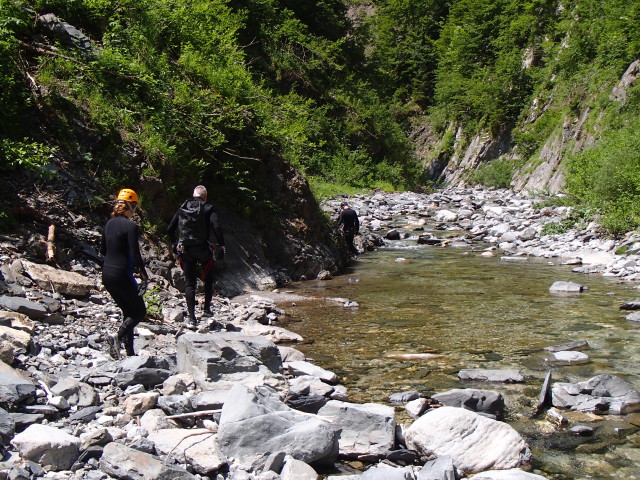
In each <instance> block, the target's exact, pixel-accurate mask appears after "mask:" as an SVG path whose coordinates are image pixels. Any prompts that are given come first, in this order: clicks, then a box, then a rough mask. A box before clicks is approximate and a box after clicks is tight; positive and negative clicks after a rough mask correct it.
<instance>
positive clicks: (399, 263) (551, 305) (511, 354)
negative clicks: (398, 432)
mask: <svg viewBox="0 0 640 480" xmlns="http://www.w3.org/2000/svg"><path fill="white" fill-rule="evenodd" d="M387 243H388V244H390V245H392V246H387V247H383V248H381V249H379V250H378V251H375V252H370V253H366V254H364V255H361V256H360V258H359V259H358V260H357V261H355V262H353V263H352V266H351V268H350V269H349V270H348V271H347V272H346V273H345V274H343V275H341V276H337V277H335V278H334V279H332V280H328V281H308V282H302V283H298V284H294V285H292V286H291V288H290V290H291V291H293V292H295V293H298V294H302V295H306V296H311V297H314V298H315V300H312V301H304V302H298V303H297V304H295V305H284V307H285V310H286V311H287V314H288V317H287V318H288V322H287V324H286V327H287V328H288V329H290V330H292V331H295V332H297V333H299V334H301V335H302V336H303V337H304V339H305V343H304V344H303V345H300V346H298V347H297V348H298V349H299V350H301V351H303V352H304V353H305V354H306V355H307V356H308V357H310V358H312V359H313V360H314V362H315V363H316V364H317V365H319V366H321V367H324V368H326V369H328V370H331V371H333V372H335V373H336V374H337V375H338V376H339V377H340V382H341V383H342V384H343V385H345V386H346V387H347V390H348V393H349V398H350V400H351V401H354V402H358V403H364V402H375V403H384V404H388V399H389V395H391V394H392V393H395V392H401V391H407V390H416V391H418V392H421V393H423V394H426V395H432V394H435V393H438V392H444V391H447V390H450V389H454V388H481V389H487V390H495V391H498V392H500V393H502V395H503V396H504V397H505V403H506V408H507V418H506V421H507V422H508V423H510V424H511V425H512V426H513V427H514V428H515V429H516V430H517V431H518V432H520V434H521V435H523V437H525V438H526V440H527V441H528V442H529V444H530V446H531V448H532V452H533V455H534V461H533V464H532V465H533V471H534V472H536V473H539V474H541V475H544V476H546V477H547V478H549V479H557V480H565V479H566V480H569V479H595V480H613V479H620V478H625V479H640V449H639V448H638V446H640V429H639V428H638V425H640V415H639V414H631V415H621V416H613V415H611V416H602V417H599V416H595V415H588V414H582V413H575V412H573V413H572V412H566V411H563V413H564V414H565V415H566V417H567V418H568V419H569V420H570V423H569V425H566V426H565V425H558V424H557V423H555V422H553V421H552V420H550V419H549V418H548V417H547V416H546V415H545V414H544V413H542V414H541V415H539V416H537V417H534V418H530V414H531V412H532V411H533V409H534V407H535V405H536V403H537V401H538V396H539V393H540V389H541V386H542V382H543V379H544V377H545V375H546V373H547V371H549V370H551V371H552V378H553V381H561V382H571V383H575V382H580V381H584V380H587V379H589V378H591V377H593V376H595V375H598V374H604V373H608V374H613V375H617V376H619V377H621V378H623V379H625V380H626V381H628V382H629V383H631V384H632V385H633V386H634V388H636V389H637V390H640V375H639V372H638V361H639V360H640V325H639V324H637V323H633V322H630V321H628V320H626V319H625V316H626V313H628V312H623V311H621V310H620V308H619V307H620V305H621V304H622V303H623V302H625V301H629V300H637V299H638V298H640V292H639V291H638V290H637V289H636V288H634V286H635V284H631V283H621V282H619V281H617V280H616V279H615V278H611V277H609V278H607V277H603V276H600V275H581V274H576V273H573V272H572V271H571V267H568V266H562V265H560V260H558V259H533V258H530V259H525V260H518V261H513V260H505V258H503V257H501V256H500V255H499V254H496V255H495V256H493V257H487V256H483V255H481V254H480V251H473V250H472V249H471V248H464V249H462V248H455V247H446V248H443V247H430V246H421V245H417V244H416V242H415V241H411V240H403V241H400V242H387ZM560 280H562V281H571V282H576V283H580V284H582V285H585V286H587V287H588V290H587V291H585V292H583V293H580V294H572V295H566V294H565V295H558V294H552V293H550V292H549V287H550V286H551V285H552V284H553V282H555V281H560ZM333 297H339V298H347V299H349V300H351V301H354V302H357V303H358V305H359V306H358V307H344V306H343V304H342V303H341V302H338V301H334V300H327V298H333ZM579 340H584V341H586V342H588V344H589V348H588V349H583V350H582V351H583V352H584V353H586V354H588V355H589V357H590V361H589V363H587V364H583V365H557V364H551V363H549V361H548V360H547V355H545V351H544V350H543V349H544V347H547V346H552V345H559V344H564V343H567V342H572V341H579ZM421 353H431V354H433V356H431V357H429V358H424V359H419V360H406V359H401V358H399V355H401V354H421ZM467 368H482V369H518V370H520V371H522V373H523V374H524V376H525V382H524V383H522V384H493V383H492V384H488V383H469V382H462V381H460V380H459V379H458V377H457V373H458V372H459V371H460V370H461V369H467ZM396 411H397V419H398V422H399V423H400V422H402V423H405V424H407V425H408V424H410V422H411V418H410V417H408V415H407V414H406V412H404V409H403V408H397V409H396ZM575 425H587V426H590V427H592V428H593V429H594V434H593V435H592V436H589V437H577V436H574V435H573V434H571V433H570V432H569V428H570V427H571V426H575Z"/></svg>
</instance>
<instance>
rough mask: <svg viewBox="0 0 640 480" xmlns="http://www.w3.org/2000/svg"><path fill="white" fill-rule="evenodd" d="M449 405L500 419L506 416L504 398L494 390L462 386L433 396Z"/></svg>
mask: <svg viewBox="0 0 640 480" xmlns="http://www.w3.org/2000/svg"><path fill="white" fill-rule="evenodd" d="M432 398H433V399H434V400H437V401H438V402H440V403H441V404H443V405H445V406H447V407H461V408H466V409H467V410H471V411H472V412H477V413H485V414H488V415H492V416H494V417H495V418H497V419H498V420H500V419H501V418H502V417H503V416H504V398H503V397H502V395H501V394H500V393H498V392H494V391H492V390H476V389H473V388H462V389H454V390H449V391H447V392H442V393H436V394H435V395H433V396H432Z"/></svg>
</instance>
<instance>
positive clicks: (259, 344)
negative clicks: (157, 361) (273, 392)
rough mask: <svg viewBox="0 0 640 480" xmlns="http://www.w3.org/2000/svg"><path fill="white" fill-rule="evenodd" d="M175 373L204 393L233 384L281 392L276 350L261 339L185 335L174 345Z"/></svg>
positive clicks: (235, 334)
mask: <svg viewBox="0 0 640 480" xmlns="http://www.w3.org/2000/svg"><path fill="white" fill-rule="evenodd" d="M177 362H178V370H179V371H180V372H183V373H189V374H191V375H192V376H193V378H194V379H195V381H196V383H197V384H198V386H199V387H200V388H202V389H203V390H230V389H231V388H232V387H233V386H234V385H235V384H236V383H242V384H243V385H246V386H248V387H256V386H261V385H268V386H270V387H273V388H275V389H284V388H285V385H286V381H285V379H284V377H283V376H282V375H281V374H280V373H279V372H280V368H281V367H282V361H281V359H280V352H279V350H278V347H277V346H276V345H275V344H274V343H272V342H270V341H268V340H266V339H265V338H262V337H252V336H248V335H244V334H242V333H238V332H223V333H210V334H186V335H182V336H180V338H179V339H178V344H177Z"/></svg>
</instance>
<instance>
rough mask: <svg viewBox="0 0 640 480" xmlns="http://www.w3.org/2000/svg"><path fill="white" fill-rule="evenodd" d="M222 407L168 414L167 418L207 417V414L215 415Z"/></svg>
mask: <svg viewBox="0 0 640 480" xmlns="http://www.w3.org/2000/svg"><path fill="white" fill-rule="evenodd" d="M221 412H222V409H221V408H219V409H217V410H201V411H199V412H189V413H178V414H176V415H169V416H168V417H167V419H169V420H176V419H179V418H197V417H208V416H209V415H215V414H216V413H221Z"/></svg>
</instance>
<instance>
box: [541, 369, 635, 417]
mask: <svg viewBox="0 0 640 480" xmlns="http://www.w3.org/2000/svg"><path fill="white" fill-rule="evenodd" d="M551 401H552V403H553V406H554V407H559V408H570V409H572V410H579V411H583V412H595V413H607V412H608V413H612V414H625V413H633V412H638V411H640V394H639V393H638V392H637V391H636V390H634V389H633V387H632V386H631V384H629V383H627V382H625V381H624V380H622V379H621V378H619V377H616V376H614V375H596V376H595V377H592V378H590V379H589V380H587V381H585V382H579V383H562V382H557V383H554V384H553V387H552V389H551Z"/></svg>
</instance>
